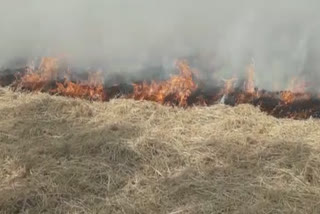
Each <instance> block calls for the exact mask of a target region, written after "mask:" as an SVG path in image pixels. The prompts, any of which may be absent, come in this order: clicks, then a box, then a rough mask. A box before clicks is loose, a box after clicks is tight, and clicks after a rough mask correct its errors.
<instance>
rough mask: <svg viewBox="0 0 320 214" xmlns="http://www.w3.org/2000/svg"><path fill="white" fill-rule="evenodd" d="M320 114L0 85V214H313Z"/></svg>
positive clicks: (319, 191) (319, 195)
mask: <svg viewBox="0 0 320 214" xmlns="http://www.w3.org/2000/svg"><path fill="white" fill-rule="evenodd" d="M319 152H320V122H319V121H317V120H313V119H310V120H305V121H294V120H290V119H282V120H279V119H276V118H273V117H271V116H267V115H266V114H264V113H262V112H260V111H259V110H258V109H256V108H254V107H252V106H250V105H240V106H237V107H228V106H224V105H216V106H211V107H194V108H190V109H187V110H184V109H179V108H171V107H166V106H161V105H158V104H156V103H152V102H147V101H142V102H137V101H133V100H125V99H118V100H113V101H111V102H108V103H100V102H94V103H90V102H89V101H84V100H77V99H69V98H64V97H55V96H50V95H47V94H21V93H17V92H11V91H10V90H8V89H0V213H146V214H149V213H171V214H178V213H320V203H319V201H320V156H319Z"/></svg>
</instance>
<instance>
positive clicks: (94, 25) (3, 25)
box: [0, 0, 320, 89]
mask: <svg viewBox="0 0 320 214" xmlns="http://www.w3.org/2000/svg"><path fill="white" fill-rule="evenodd" d="M0 1H1V8H0V66H5V67H8V66H12V60H16V59H19V58H22V59H24V58H29V59H32V58H33V57H35V56H46V55H56V54H62V53H63V54H67V55H68V56H71V57H72V59H73V60H74V62H75V63H76V64H77V65H79V66H88V65H93V64H94V65H97V64H98V65H103V66H104V67H106V69H107V70H108V71H113V72H122V71H131V72H133V73H134V72H136V70H141V69H144V68H148V67H149V66H150V67H157V66H163V69H165V70H170V69H171V66H172V62H173V60H175V59H177V58H181V57H182V58H186V57H189V58H191V59H193V60H191V61H193V63H194V66H195V67H197V68H199V69H200V70H203V71H205V72H207V74H209V75H211V74H212V75H213V74H214V75H216V76H218V77H221V78H229V77H231V76H232V75H233V74H240V73H241V74H242V73H244V71H245V66H246V65H247V64H249V63H250V62H251V61H252V59H253V60H254V62H255V66H256V72H257V83H258V84H259V85H260V86H261V87H264V88H266V89H270V88H271V87H272V85H273V84H274V83H275V80H276V81H277V82H279V83H281V84H283V85H284V84H286V83H287V80H288V78H289V77H292V76H297V75H302V76H305V78H307V79H308V78H309V79H310V80H314V79H315V78H318V80H320V75H319V74H318V73H320V72H319V71H318V68H320V63H319V62H318V61H319V60H318V57H320V33H319V30H318V29H319V23H320V13H319V12H318V11H319V8H320V3H318V2H317V1H312V0H310V1H301V0H291V1H289V0H283V1H279V0H278V1H275V0H273V1H262V0H246V1H236V0H233V1H231V0H229V1H228V0H226V1H221V0H220V1H218V0H202V1H201V0H200V1H195V0H176V1H172V0H171V1H169V0H161V1H160V0H137V1H132V0H95V1H89V0H68V1H66V0H55V1H52V0H50V1H49V0H29V1H18V0H0ZM10 63H11V64H10ZM15 63H16V62H15ZM149 72H152V70H150V71H149ZM283 85H281V86H283Z"/></svg>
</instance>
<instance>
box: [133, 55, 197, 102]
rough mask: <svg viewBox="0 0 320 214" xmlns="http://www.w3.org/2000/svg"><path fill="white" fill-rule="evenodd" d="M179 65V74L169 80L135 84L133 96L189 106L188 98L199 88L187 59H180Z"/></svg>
mask: <svg viewBox="0 0 320 214" xmlns="http://www.w3.org/2000/svg"><path fill="white" fill-rule="evenodd" d="M177 67H178V69H179V72H180V73H179V75H174V76H172V77H171V78H170V79H169V80H167V81H162V82H155V81H153V82H151V84H148V83H146V82H144V83H142V84H134V85H133V86H134V92H133V98H134V99H136V100H151V101H156V102H158V103H162V104H164V103H167V102H169V101H170V102H174V103H176V104H177V105H178V106H187V98H188V97H189V96H190V95H191V93H192V92H193V91H195V90H196V89H197V84H196V83H195V82H194V81H193V77H192V76H193V73H194V71H192V70H191V68H190V67H189V65H188V64H187V62H185V61H178V62H177Z"/></svg>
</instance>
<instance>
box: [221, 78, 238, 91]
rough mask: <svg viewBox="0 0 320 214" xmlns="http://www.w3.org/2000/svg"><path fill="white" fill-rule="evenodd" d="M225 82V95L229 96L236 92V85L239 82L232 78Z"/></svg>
mask: <svg viewBox="0 0 320 214" xmlns="http://www.w3.org/2000/svg"><path fill="white" fill-rule="evenodd" d="M223 81H224V88H223V92H222V93H223V94H224V95H227V94H230V93H231V92H233V91H234V84H235V82H236V81H237V79H236V78H235V77H232V78H231V79H226V80H223Z"/></svg>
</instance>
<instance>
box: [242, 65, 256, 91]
mask: <svg viewBox="0 0 320 214" xmlns="http://www.w3.org/2000/svg"><path fill="white" fill-rule="evenodd" d="M254 74H255V72H254V65H253V63H251V64H250V65H249V66H248V68H247V78H246V82H245V84H244V91H245V92H247V93H251V94H253V93H254V92H255V89H254V87H255V85H254Z"/></svg>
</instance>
